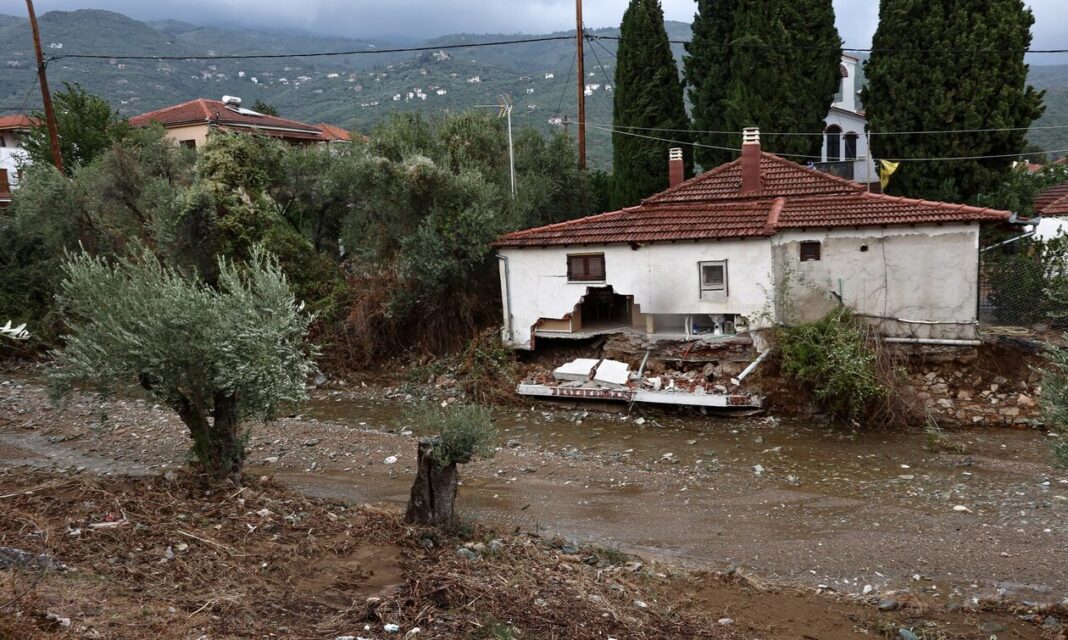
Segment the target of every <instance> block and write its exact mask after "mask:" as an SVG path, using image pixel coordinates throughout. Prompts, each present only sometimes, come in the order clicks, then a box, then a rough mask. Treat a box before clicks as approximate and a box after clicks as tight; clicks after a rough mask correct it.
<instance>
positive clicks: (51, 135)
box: [26, 0, 63, 173]
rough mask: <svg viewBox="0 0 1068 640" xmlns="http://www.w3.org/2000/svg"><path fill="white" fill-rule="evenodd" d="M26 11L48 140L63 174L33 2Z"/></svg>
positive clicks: (57, 167)
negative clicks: (27, 12) (28, 13)
mask: <svg viewBox="0 0 1068 640" xmlns="http://www.w3.org/2000/svg"><path fill="white" fill-rule="evenodd" d="M26 10H27V11H29V12H30V29H32V30H33V48H34V49H35V50H36V51H37V78H38V79H39V80H40V81H41V100H42V101H43V102H44V112H45V120H46V121H47V124H48V140H49V142H50V143H51V144H52V162H54V163H55V165H56V169H59V172H60V173H63V154H62V153H61V152H60V150H59V129H58V128H57V127H56V114H55V112H54V111H53V110H52V94H51V93H49V91H48V76H47V74H46V73H45V62H44V52H42V51H41V32H40V30H39V29H38V28H37V14H36V13H34V11H33V0H26Z"/></svg>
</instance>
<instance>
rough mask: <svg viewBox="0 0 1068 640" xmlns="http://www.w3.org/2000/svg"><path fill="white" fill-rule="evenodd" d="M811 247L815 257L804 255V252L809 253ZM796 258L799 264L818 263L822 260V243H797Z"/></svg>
mask: <svg viewBox="0 0 1068 640" xmlns="http://www.w3.org/2000/svg"><path fill="white" fill-rule="evenodd" d="M813 247H815V250H816V255H815V257H813V256H812V254H811V253H809V254H807V255H806V253H805V250H806V249H808V250H809V251H810V252H811V250H812V248H813ZM797 257H798V259H799V260H800V261H801V262H819V261H820V260H822V259H823V243H822V242H820V241H819V240H802V241H801V242H800V243H798V251H797Z"/></svg>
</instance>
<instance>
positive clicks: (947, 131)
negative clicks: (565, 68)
mask: <svg viewBox="0 0 1068 640" xmlns="http://www.w3.org/2000/svg"><path fill="white" fill-rule="evenodd" d="M587 124H588V125H589V126H595V125H599V126H616V125H605V124H602V123H594V122H590V123H587ZM620 126H621V128H624V129H631V130H634V131H657V132H661V133H702V134H713V135H726V136H738V135H741V132H740V131H714V130H699V129H665V128H659V127H632V126H622V125H620ZM1050 129H1068V125H1062V124H1057V125H1045V126H1041V127H999V128H989V129H942V130H922V131H869V132H868V133H867V135H869V136H906V135H909V136H911V135H943V134H960V133H995V132H1003V131H1045V130H1050ZM824 134H825V132H823V131H778V132H776V131H761V132H760V135H762V136H823V135H824Z"/></svg>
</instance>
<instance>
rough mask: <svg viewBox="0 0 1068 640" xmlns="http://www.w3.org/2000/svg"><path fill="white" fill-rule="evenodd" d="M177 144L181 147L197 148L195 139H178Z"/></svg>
mask: <svg viewBox="0 0 1068 640" xmlns="http://www.w3.org/2000/svg"><path fill="white" fill-rule="evenodd" d="M178 144H179V145H181V146H183V147H185V148H186V149H196V148H197V141H196V140H180V141H178Z"/></svg>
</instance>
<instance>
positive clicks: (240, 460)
mask: <svg viewBox="0 0 1068 640" xmlns="http://www.w3.org/2000/svg"><path fill="white" fill-rule="evenodd" d="M198 404H199V403H196V402H194V401H190V400H187V399H185V398H183V399H182V401H181V402H179V403H178V406H176V407H174V409H175V410H176V411H177V412H178V417H179V418H181V419H182V422H183V423H185V426H187V427H188V428H189V434H190V435H191V436H192V438H193V454H194V455H195V456H196V458H197V462H198V463H199V464H200V466H201V468H202V469H203V471H204V473H205V474H206V475H207V476H208V479H209V480H212V481H220V480H227V479H229V480H231V481H233V482H234V483H236V484H240V483H241V467H242V465H243V464H244V461H245V443H244V440H243V439H242V437H241V432H240V423H241V417H240V415H239V412H238V406H237V397H236V396H235V395H232V394H231V395H227V394H225V393H223V392H221V391H216V392H215V393H214V394H213V396H212V409H211V412H210V416H209V414H208V412H206V411H204V410H203V409H202V408H201V407H200V406H198Z"/></svg>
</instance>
